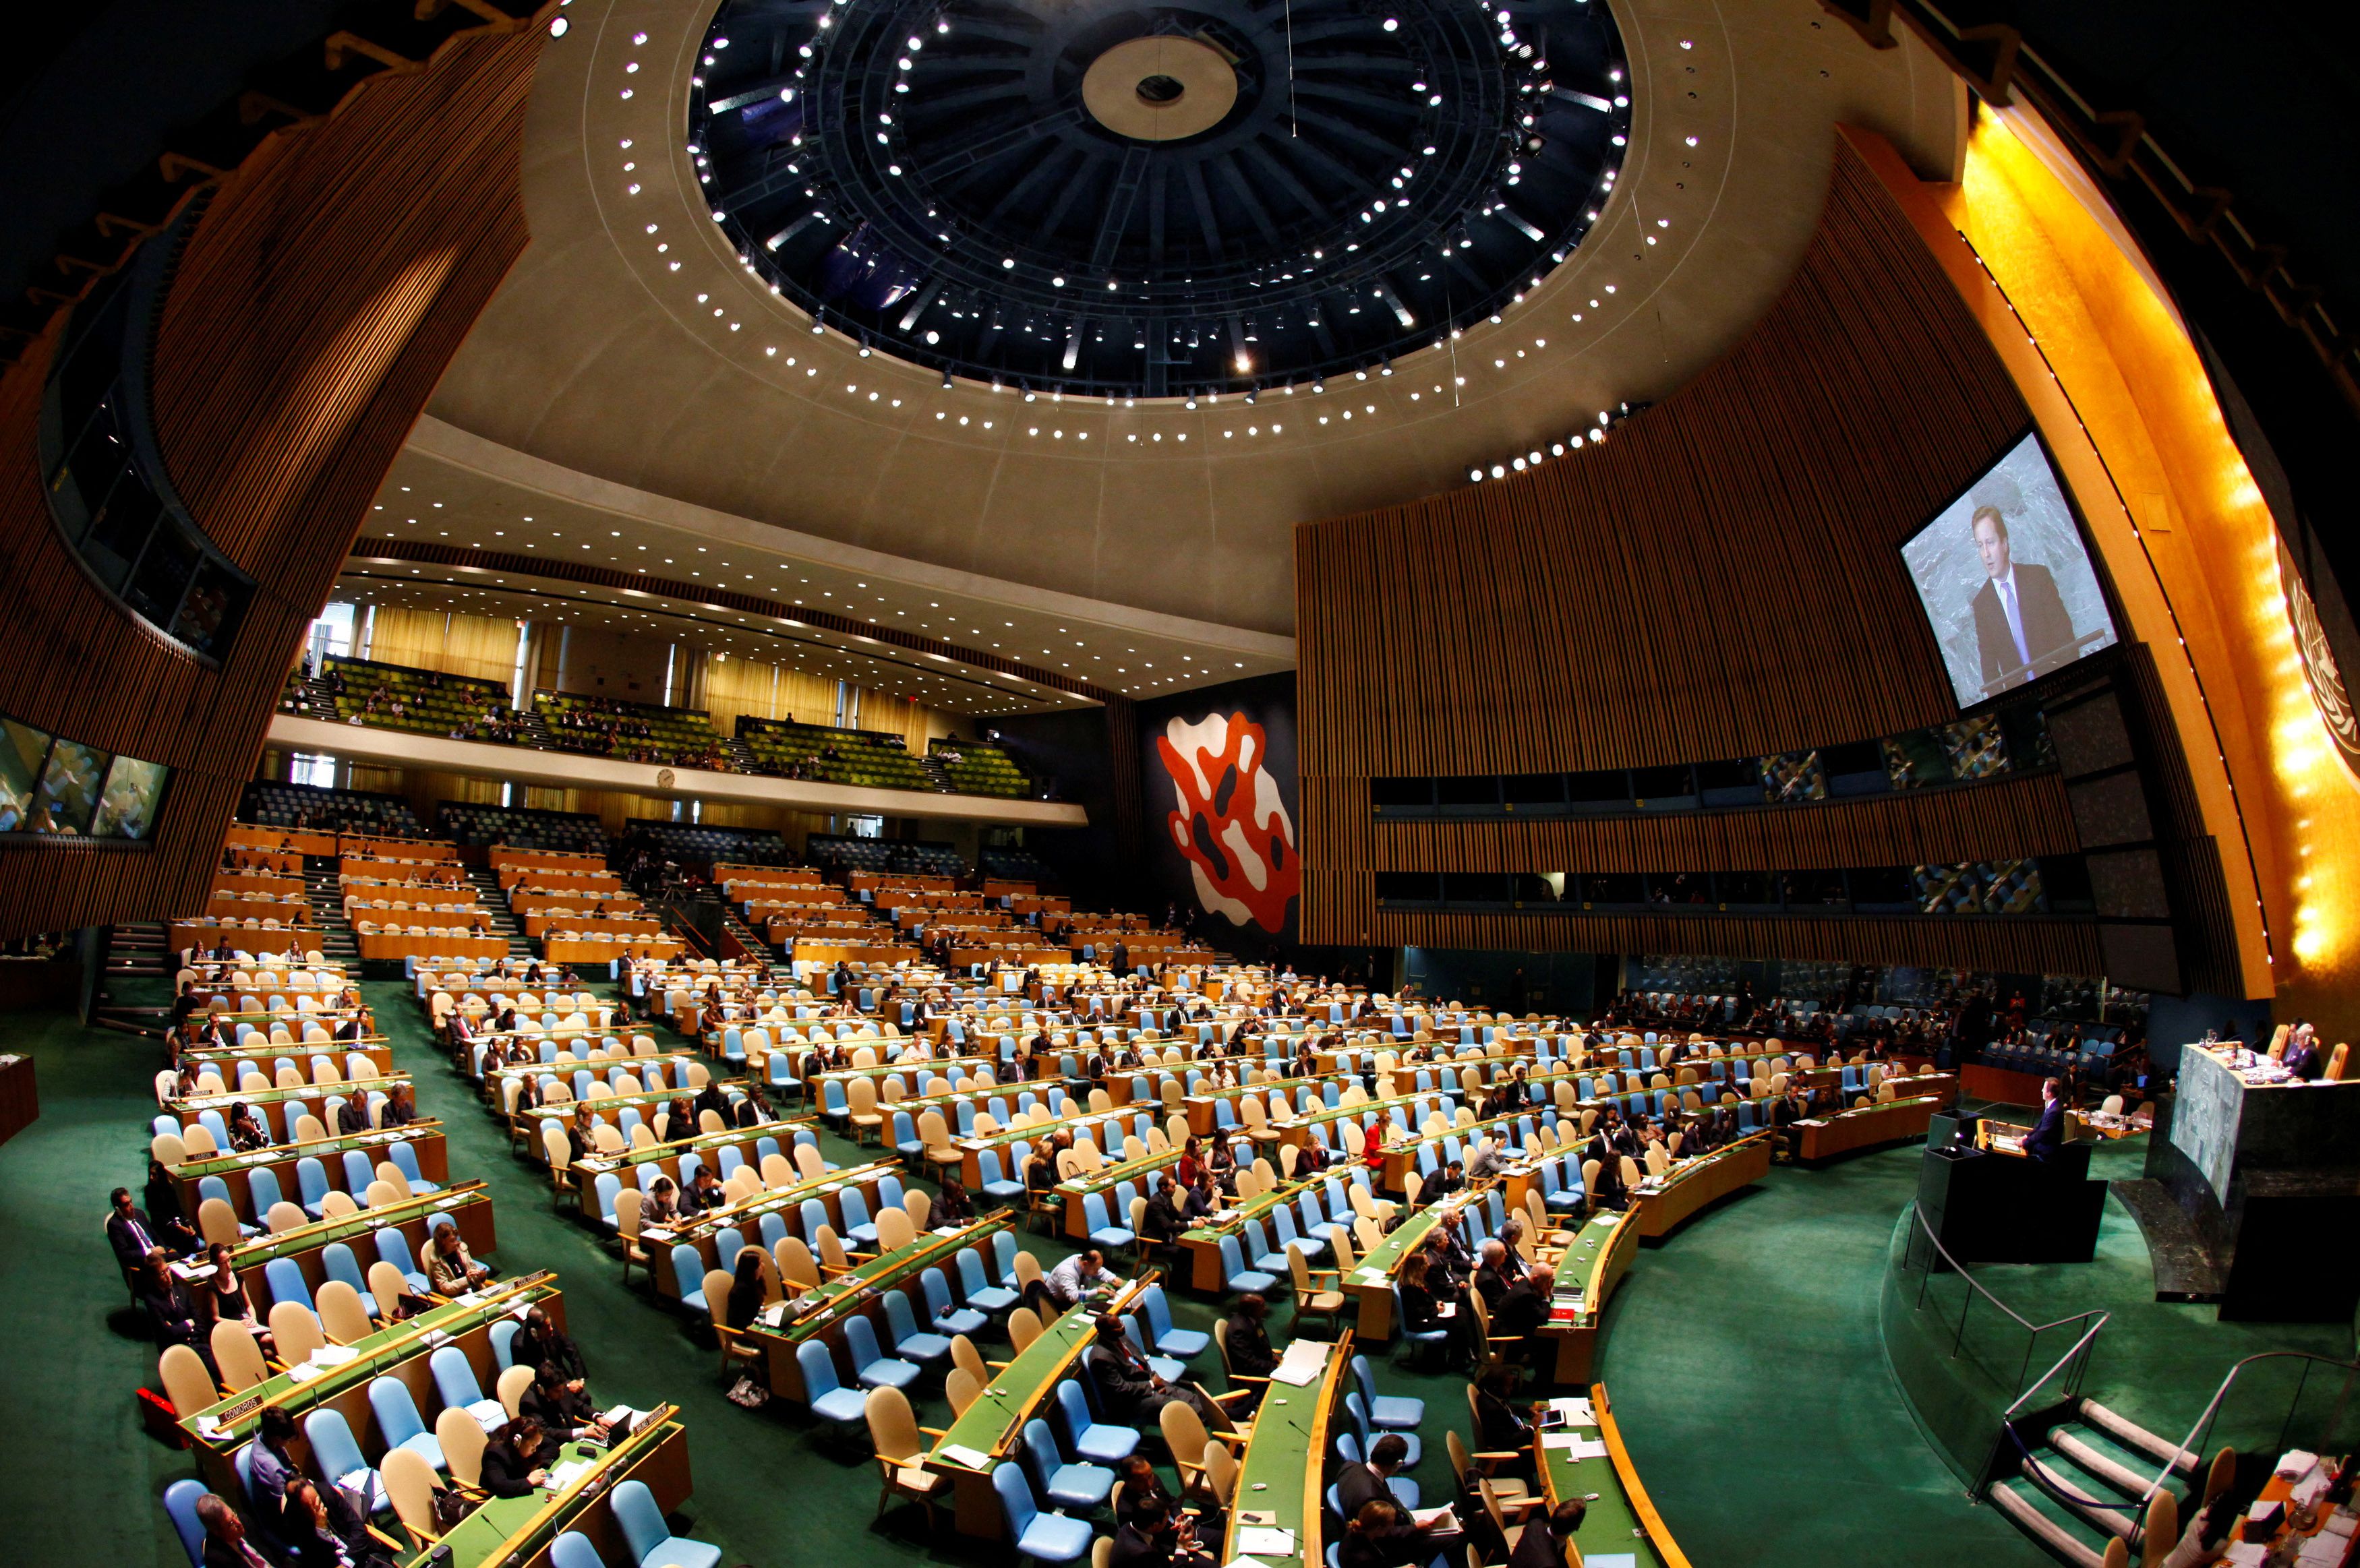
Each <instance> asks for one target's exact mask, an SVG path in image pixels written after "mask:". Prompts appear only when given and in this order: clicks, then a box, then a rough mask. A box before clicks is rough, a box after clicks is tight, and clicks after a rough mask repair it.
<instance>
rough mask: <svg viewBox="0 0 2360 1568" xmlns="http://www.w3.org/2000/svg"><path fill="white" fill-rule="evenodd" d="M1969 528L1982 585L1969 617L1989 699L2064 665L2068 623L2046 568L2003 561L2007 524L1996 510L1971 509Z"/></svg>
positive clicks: (2068, 658)
mask: <svg viewBox="0 0 2360 1568" xmlns="http://www.w3.org/2000/svg"><path fill="white" fill-rule="evenodd" d="M1971 526H1972V528H1973V531H1974V537H1975V553H1976V554H1977V555H1979V556H1981V557H1982V558H1983V575H1984V577H1985V578H1986V579H1987V581H1986V582H1985V583H1983V587H1982V589H1981V590H1979V591H1978V592H1977V593H1976V594H1975V602H1974V607H1973V615H1974V622H1975V648H1976V651H1977V652H1978V653H1979V654H1980V655H1981V656H1982V659H1983V694H1984V695H1985V696H1989V695H1991V694H1993V693H1994V692H1996V691H2003V690H2005V689H2006V688H2007V687H2010V686H2021V685H2022V684H2024V683H2025V682H2026V681H2030V680H2032V679H2034V678H2035V677H2036V676H2041V675H2046V674H2048V673H2049V671H2050V670H2056V669H2060V668H2061V667H2062V666H2064V665H2067V664H2070V663H2071V662H2072V661H2073V657H2074V653H2073V617H2072V616H2071V615H2068V614H2067V613H2066V611H2065V601H2064V599H2063V598H2062V597H2060V595H2059V593H2058V592H2057V580H2056V579H2055V578H2054V577H2052V576H2050V575H2049V569H2048V568H2047V567H2045V566H2034V565H2032V564H2031V563H2030V562H2028V561H2027V562H2024V563H2022V564H2018V563H2017V562H2016V561H2015V560H2013V559H2012V558H2011V557H2010V556H2009V554H2008V543H2007V519H2006V518H2005V517H2001V516H2000V515H1999V508H1998V507H1997V506H1978V507H1976V508H1975V514H1974V519H1973V522H1972V525H1971Z"/></svg>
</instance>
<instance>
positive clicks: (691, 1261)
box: [672, 1241, 705, 1312]
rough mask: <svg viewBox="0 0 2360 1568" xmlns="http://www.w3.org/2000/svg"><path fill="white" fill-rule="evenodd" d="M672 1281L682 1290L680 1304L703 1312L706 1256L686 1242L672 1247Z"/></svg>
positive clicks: (693, 1310) (691, 1310) (690, 1309)
mask: <svg viewBox="0 0 2360 1568" xmlns="http://www.w3.org/2000/svg"><path fill="white" fill-rule="evenodd" d="M672 1283H673V1284H674V1285H675V1286H676V1287H677V1288H678V1289H679V1290H680V1304H681V1305H682V1306H683V1307H686V1308H687V1309H688V1310H689V1311H690V1312H704V1311H705V1258H704V1255H703V1254H701V1253H699V1252H698V1251H697V1250H696V1248H694V1247H691V1246H689V1245H688V1243H686V1242H684V1241H683V1242H680V1243H677V1244H675V1245H674V1246H673V1247H672Z"/></svg>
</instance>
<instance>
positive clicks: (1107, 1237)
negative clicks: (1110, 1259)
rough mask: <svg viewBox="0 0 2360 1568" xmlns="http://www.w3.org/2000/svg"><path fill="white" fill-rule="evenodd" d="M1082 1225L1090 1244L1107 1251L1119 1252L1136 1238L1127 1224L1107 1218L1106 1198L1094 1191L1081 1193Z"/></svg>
mask: <svg viewBox="0 0 2360 1568" xmlns="http://www.w3.org/2000/svg"><path fill="white" fill-rule="evenodd" d="M1082 1225H1083V1228H1084V1229H1086V1230H1087V1231H1088V1232H1089V1233H1090V1244H1091V1245H1092V1246H1093V1247H1104V1248H1105V1249H1106V1250H1107V1251H1109V1252H1120V1251H1121V1250H1122V1249H1123V1248H1125V1247H1129V1246H1130V1245H1131V1242H1132V1241H1133V1240H1135V1239H1136V1238H1135V1237H1134V1236H1132V1235H1131V1229H1130V1227H1129V1226H1127V1225H1116V1224H1114V1223H1113V1222H1111V1221H1110V1220H1109V1219H1108V1218H1107V1206H1106V1199H1105V1198H1103V1197H1101V1196H1100V1195H1099V1194H1098V1193H1096V1192H1085V1193H1084V1194H1082Z"/></svg>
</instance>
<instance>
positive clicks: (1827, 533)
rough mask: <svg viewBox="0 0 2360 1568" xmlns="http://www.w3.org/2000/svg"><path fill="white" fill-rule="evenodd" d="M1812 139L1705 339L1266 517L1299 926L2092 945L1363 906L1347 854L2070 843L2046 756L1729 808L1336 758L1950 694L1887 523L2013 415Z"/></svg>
mask: <svg viewBox="0 0 2360 1568" xmlns="http://www.w3.org/2000/svg"><path fill="white" fill-rule="evenodd" d="M2029 424H2030V416H2029V414H2028V412H2027V409H2026V408H2025V406H2024V403H2023V401H2022V399H2021V398H2020V397H2018V396H2017V394H2016V390H2015V388H2014V387H2013V385H2012V384H2011V383H2010V381H2009V379H2008V376H2007V374H2006V372H2005V369H2004V367H2003V366H2002V365H2001V364H2000V362H1999V360H1998V358H1997V357H1996V356H1995V355H1994V354H1993V353H1992V351H1991V348H1990V346H1989V344H1988V343H1987V342H1986V341H1985V339H1984V338H1983V334H1982V332H1981V331H1980V329H1979V328H1978V327H1977V326H1976V324H1975V322H1974V321H1973V320H1972V318H1971V317H1970V316H1969V315H1968V313H1967V311H1966V310H1965V309H1964V307H1963V306H1962V305H1961V302H1960V300H1959V299H1958V297H1957V295H1956V294H1955V292H1954V291H1953V290H1952V289H1951V287H1950V284H1949V282H1948V281H1947V280H1946V279H1945V278H1944V277H1943V275H1942V273H1941V272H1940V271H1939V268H1938V267H1936V266H1935V265H1934V263H1933V261H1932V259H1931V258H1930V257H1929V256H1928V255H1927V254H1926V252H1925V249H1924V247H1923V245H1921V244H1920V243H1919V242H1918V240H1917V236H1916V234H1915V233H1914V232H1913V231H1912V230H1911V228H1910V226H1909V224H1908V223H1907V219H1906V218H1905V217H1904V216H1903V214H1902V213H1901V212H1900V211H1899V210H1898V209H1897V208H1896V206H1895V205H1894V204H1893V202H1892V201H1891V200H1890V198H1889V197H1888V196H1887V195H1886V194H1885V191H1884V190H1883V189H1882V187H1881V186H1880V185H1879V184H1878V182H1877V180H1875V178H1874V175H1873V174H1872V173H1871V172H1870V171H1869V170H1868V169H1867V168H1866V166H1865V165H1864V164H1863V163H1862V162H1861V160H1860V159H1859V158H1858V157H1857V156H1856V155H1854V154H1853V153H1852V151H1851V150H1849V149H1848V148H1846V147H1841V146H1840V147H1839V148H1838V152H1837V158H1836V164H1835V169H1834V173H1833V176H1832V180H1831V184H1830V191H1829V197H1828V204H1827V208H1826V212H1825V213H1824V215H1823V217H1822V220H1821V223H1820V227H1819V233H1818V234H1817V236H1816V237H1815V238H1814V240H1813V242H1812V244H1811V245H1810V247H1809V249H1808V253H1807V254H1806V256H1804V259H1803V262H1802V265H1801V267H1799V269H1798V270H1797V273H1796V276H1795V278H1794V279H1793V281H1792V282H1791V283H1790V284H1789V285H1788V287H1787V289H1786V292H1785V293H1784V294H1783V295H1782V296H1781V297H1780V299H1778V301H1777V302H1776V303H1775V305H1774V306H1773V307H1772V309H1771V310H1770V311H1769V313H1768V314H1767V315H1766V316H1765V318H1764V319H1763V321H1761V322H1760V324H1759V325H1757V326H1756V327H1755V328H1754V331H1753V332H1751V333H1750V334H1748V336H1747V337H1746V338H1745V340H1744V341H1743V342H1742V343H1739V344H1738V345H1737V346H1736V347H1735V348H1734V349H1732V351H1731V353H1730V354H1729V355H1728V357H1727V358H1725V359H1723V360H1722V361H1721V362H1720V363H1719V364H1717V365H1714V366H1712V367H1711V368H1710V369H1709V370H1707V371H1706V372H1705V373H1704V374H1703V375H1701V376H1699V377H1697V379H1696V380H1694V381H1693V382H1691V383H1689V384H1688V386H1687V387H1682V388H1681V389H1680V390H1679V391H1677V393H1675V394H1673V395H1672V396H1671V397H1667V398H1666V399H1665V400H1664V401H1663V402H1662V403H1661V404H1659V405H1658V406H1656V407H1655V408H1651V409H1648V410H1646V411H1644V413H1642V414H1641V415H1639V416H1638V417H1637V418H1635V419H1633V420H1631V421H1630V422H1629V423H1627V424H1626V425H1624V426H1623V427H1622V428H1621V429H1620V430H1617V431H1616V432H1615V433H1614V434H1613V435H1612V437H1611V438H1610V440H1609V441H1607V442H1606V444H1605V445H1604V446H1603V447H1601V448H1597V449H1593V450H1588V451H1583V452H1578V453H1573V454H1569V455H1568V457H1566V458H1563V459H1559V460H1555V461H1552V462H1549V463H1544V464H1543V465H1542V466H1541V467H1539V468H1538V469H1537V470H1535V471H1533V472H1530V473H1527V474H1522V475H1517V476H1513V477H1511V478H1508V479H1505V480H1500V481H1493V480H1488V479H1487V480H1485V481H1484V482H1482V483H1481V484H1478V485H1467V486H1464V487H1462V488H1459V489H1456V490H1453V491H1451V492H1449V493H1448V494H1445V495H1437V496H1434V497H1431V498H1429V499H1426V500H1424V501H1420V502H1416V503H1414V504H1411V505H1407V506H1398V507H1393V508H1391V509H1388V510H1385V511H1381V512H1371V513H1365V514H1361V515H1358V516H1354V517H1339V518H1336V519H1333V520H1331V521H1327V522H1322V523H1317V524H1313V525H1309V526H1306V527H1305V528H1301V529H1299V530H1297V533H1296V539H1295V562H1296V565H1295V572H1296V575H1295V583H1296V587H1295V593H1296V603H1297V637H1298V650H1299V654H1300V659H1301V670H1302V676H1301V684H1300V692H1301V696H1300V699H1299V702H1300V715H1301V727H1302V738H1301V746H1302V767H1303V773H1304V779H1303V801H1304V826H1305V861H1306V866H1307V867H1308V872H1307V874H1306V882H1305V899H1304V920H1303V930H1304V939H1305V940H1306V941H1307V942H1360V941H1364V940H1366V941H1374V942H1421V943H1424V942H1432V943H1437V944H1439V945H1445V946H1502V947H1518V948H1523V947H1534V948H1546V947H1559V948H1570V949H1591V950H1596V951H1610V952H1611V951H1621V952H1708V953H1743V954H1761V955H1787V956H1795V957H1825V958H1854V959H1858V960H1861V961H1863V962H1870V961H1876V960H1879V959H1885V960H1890V961H1896V962H1899V961H1905V960H1906V961H1909V962H1918V963H1924V962H1935V963H1946V964H1972V965H1975V966H1979V967H1992V966H1996V967H2002V968H2030V969H2035V970H2038V969H2042V968H2049V969H2076V968H2077V965H2078V966H2079V968H2078V970H2077V972H2082V973H2091V972H2094V969H2093V968H2092V965H2094V963H2095V958H2096V950H2097V943H2096V938H2095V934H2094V932H2093V931H2090V930H2088V929H2086V928H2082V927H2079V926H2076V925H2074V924H2073V923H2071V922H2065V921H2027V922H2026V923H2025V924H2024V925H2023V926H2022V927H2017V926H2014V925H2010V924H2007V923H2005V922H1999V921H1986V922H1960V923H1959V924H1958V925H1956V926H1954V927H1952V926H1937V925H1933V924H1929V923H1928V922H1908V921H1894V920H1851V919H1845V920H1816V919H1785V920H1743V919H1734V918H1732V919H1727V920H1712V921H1703V922H1699V921H1695V920H1665V919H1652V918H1641V919H1618V918H1604V917H1600V918H1583V917H1564V918H1551V919H1547V920H1538V919H1534V918H1529V917H1516V916H1491V915H1446V914H1423V913H1421V914H1402V913H1382V912H1380V911H1378V910H1376V909H1375V908H1374V898H1373V893H1372V884H1371V874H1372V873H1373V872H1374V871H1376V870H1381V869H1382V870H1465V871H1509V870H1514V871H1527V870H1531V871H1537V870H1555V869H1567V868H1575V867H1579V868H1583V869H1590V870H1601V871H1616V870H1620V871H1675V870H1697V869H1708V868H1723V867H1726V868H1730V869H1761V870H1777V869H1784V868H1803V867H1819V866H1886V865H1896V864H1902V865H1906V864H1913V863H1917V862H1919V861H1961V860H1973V859H1985V858H2005V857H2010V856H2015V855H2028V854H2030V855H2037V854H2054V853H2062V852H2067V851H2070V850H2072V849H2073V848H2075V847H2076V846H2077V841H2076V839H2075V838H2074V835H2073V829H2072V819H2071V813H2070V810H2069V809H2068V807H2067V803H2066V800H2065V795H2064V791H2063V789H2062V788H2061V787H2060V785H2059V784H2058V782H2057V781H2056V780H2055V779H2021V780H2010V781H2005V782H2002V783H1994V784H1987V785H1982V786H1976V787H1972V788H1966V789H1951V790H1938V791H1928V792H1926V793H1923V794H1916V795H1910V794H1904V795H1897V796H1893V797H1887V798H1882V799H1874V800H1861V801H1847V802H1835V803H1830V804H1826V805H1819V806H1809V807H1795V808H1786V809H1765V810H1764V811H1754V812H1740V813H1725V814H1724V813H1715V814H1711V815H1709V816H1690V817H1686V818H1683V817H1679V816H1675V815H1670V814H1666V815H1665V816H1661V817H1645V818H1638V819H1628V818H1626V819H1620V820H1612V821H1604V820H1576V821H1558V822H1537V821H1526V822H1483V823H1467V822H1430V823H1385V824H1380V823H1378V822H1373V821H1371V818H1370V815H1369V804H1368V800H1369V797H1368V780H1369V779H1371V778H1372V777H1384V776H1388V775H1448V774H1485V773H1522V772H1542V771H1558V770H1579V769H1588V768H1620V767H1640V766H1647V765H1652V764H1660V763H1675V762H1701V761H1713V760H1719V759H1723V758H1731V757H1753V756H1758V755H1763V754H1765V753H1770V752H1778V751H1786V750H1791V749H1797V748H1801V747H1805V746H1819V745H1827V744H1832V743H1837V742H1843V741H1852V740H1863V739H1869V738H1872V737H1874V736H1877V735H1888V734H1892V733H1895V732H1897V731H1901V730H1906V729H1910V728H1914V727H1917V726H1918V725H1923V724H1939V723H1942V722H1945V721H1947V720H1949V719H1950V718H1952V717H1954V716H1955V715H1956V713H1957V706H1956V704H1955V702H1954V701H1953V699H1952V697H1951V694H1950V687H1949V683H1948V681H1947V680H1946V679H1945V677H1944V675H1943V670H1942V665H1941V659H1940V656H1939V651H1938V649H1937V648H1936V646H1935V643H1934V640H1933V637H1932V634H1931V633H1930V632H1929V631H1928V629H1927V627H1926V626H1925V622H1924V617H1923V615H1922V614H1921V612H1920V610H1919V608H1918V605H1917V595H1916V593H1915V591H1914V590H1913V589H1912V588H1911V586H1910V584H1909V581H1908V578H1907V573H1906V572H1904V570H1903V567H1902V562H1901V558H1900V553H1899V549H1898V547H1899V545H1900V544H1901V542H1902V541H1903V540H1904V539H1907V537H1908V536H1909V535H1911V534H1913V533H1915V532H1916V531H1917V529H1918V528H1921V527H1922V526H1924V524H1925V522H1926V521H1927V520H1928V518H1929V517H1932V516H1933V515H1934V513H1935V512H1937V511H1938V510H1939V509H1940V508H1941V506H1943V505H1944V504H1945V503H1947V502H1948V501H1949V500H1950V497H1951V496H1952V495H1955V494H1957V493H1958V491H1960V490H1961V488H1963V487H1964V486H1965V485H1967V484H1968V483H1969V482H1970V481H1971V480H1972V479H1973V478H1974V477H1975V475H1976V474H1979V473H1980V472H1982V470H1983V469H1984V468H1985V467H1986V466H1988V465H1989V464H1990V463H1992V462H1993V461H1994V459H1995V458H1996V457H1998V456H1999V455H2000V453H2001V452H2004V451H2005V450H2006V448H2007V447H2008V446H2009V445H2010V444H2011V443H2012V442H2013V441H2016V439H2017V438H2018V437H2020V436H2021V435H2022V434H2023V432H2024V431H2025V430H2027V428H2028V427H2029Z"/></svg>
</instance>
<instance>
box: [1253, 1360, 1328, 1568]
mask: <svg viewBox="0 0 2360 1568" xmlns="http://www.w3.org/2000/svg"><path fill="white" fill-rule="evenodd" d="M1335 1348H1336V1347H1335V1346H1334V1345H1326V1344H1323V1343H1321V1342H1320V1341H1318V1340H1316V1339H1298V1340H1296V1341H1295V1343H1293V1344H1292V1345H1288V1346H1287V1347H1286V1354H1285V1355H1284V1356H1281V1357H1280V1358H1279V1362H1278V1366H1277V1367H1276V1369H1275V1370H1273V1372H1272V1373H1271V1375H1270V1376H1271V1380H1272V1381H1273V1382H1278V1383H1287V1384H1291V1385H1293V1386H1294V1387H1295V1388H1303V1387H1304V1386H1306V1384H1311V1383H1317V1381H1319V1378H1320V1377H1321V1376H1322V1375H1323V1374H1324V1373H1325V1372H1326V1371H1327V1356H1328V1353H1329V1352H1331V1351H1333V1350H1334V1349H1335ZM1254 1550H1262V1549H1261V1548H1256V1549H1254ZM1273 1550H1278V1552H1279V1555H1281V1556H1285V1555H1287V1554H1289V1553H1291V1552H1294V1550H1295V1548H1294V1546H1293V1544H1292V1543H1290V1544H1289V1545H1287V1546H1286V1547H1285V1548H1284V1549H1273Z"/></svg>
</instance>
